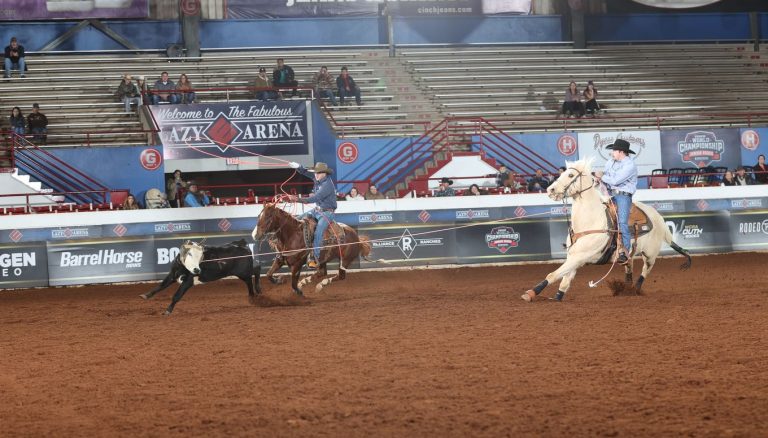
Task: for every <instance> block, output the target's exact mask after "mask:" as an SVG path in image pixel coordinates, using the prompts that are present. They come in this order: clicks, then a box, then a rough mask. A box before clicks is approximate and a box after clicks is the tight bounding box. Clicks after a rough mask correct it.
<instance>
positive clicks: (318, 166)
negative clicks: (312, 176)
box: [307, 161, 333, 174]
mask: <svg viewBox="0 0 768 438" xmlns="http://www.w3.org/2000/svg"><path fill="white" fill-rule="evenodd" d="M307 170H309V171H310V172H315V173H329V174H330V173H333V169H331V168H330V167H328V165H327V164H325V163H323V162H320V161H318V162H317V163H315V167H311V168H309V169H307Z"/></svg>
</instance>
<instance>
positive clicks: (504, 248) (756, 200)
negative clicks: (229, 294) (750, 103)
mask: <svg viewBox="0 0 768 438" xmlns="http://www.w3.org/2000/svg"><path fill="white" fill-rule="evenodd" d="M636 199H637V200H638V201H644V202H648V203H650V205H652V206H654V207H655V208H656V209H657V210H659V212H660V213H661V214H662V215H663V216H664V217H665V219H666V223H667V226H668V227H670V229H671V230H672V231H673V233H674V236H675V240H676V241H677V242H678V243H679V244H680V245H681V246H683V247H684V248H687V249H689V250H691V252H693V253H709V252H730V251H742V250H765V249H768V193H766V190H765V188H764V187H763V186H748V187H705V188H691V189H662V190H641V191H639V192H638V194H637V197H636ZM301 208H306V206H301V205H298V206H296V208H295V209H294V211H295V212H296V213H299V212H300V211H301ZM289 210H290V207H289ZM260 211H261V206H258V205H255V206H253V205H249V206H227V207H223V206H222V207H209V208H199V209H195V208H187V209H166V210H138V211H108V212H94V213H64V214H40V215H22V216H9V217H6V218H4V219H3V230H2V231H0V287H2V288H5V289H8V288H24V287H32V286H46V285H74V284H91V283H112V282H121V281H142V280H156V279H158V278H160V277H162V276H163V275H165V273H166V272H167V270H168V266H169V263H170V262H171V260H172V259H173V257H174V256H175V254H176V252H175V251H177V250H178V246H179V245H180V243H181V242H182V241H184V240H186V239H194V240H200V239H202V238H207V239H208V240H207V243H208V244H212V245H216V244H221V243H225V242H230V241H233V240H238V239H241V238H244V239H246V241H248V242H251V238H250V233H251V231H252V229H253V227H254V226H255V223H256V217H257V215H258V214H259V212H260ZM566 212H567V206H565V205H563V204H561V203H556V202H553V201H551V200H550V199H549V198H547V197H546V195H544V194H528V195H497V196H482V197H457V198H450V199H448V198H406V199H393V200H381V201H361V202H341V203H339V210H338V220H339V221H341V222H344V223H347V224H349V225H351V226H353V227H355V228H356V229H357V230H358V232H359V233H361V234H363V235H367V236H368V237H370V238H371V239H373V240H374V256H375V258H384V259H387V260H390V261H391V264H389V265H382V264H375V263H369V262H364V263H362V264H360V265H358V264H356V265H355V266H353V267H359V266H362V267H365V268H380V267H386V266H424V265H435V264H452V263H460V264H473V263H488V262H493V263H503V262H514V261H526V260H531V261H534V260H541V261H543V260H551V259H557V258H562V257H563V256H564V250H563V243H564V242H565V235H566V230H567V225H566V216H565V214H566ZM251 243H252V244H253V245H252V247H253V250H254V253H256V254H257V257H258V258H259V261H260V262H261V263H262V264H268V263H270V262H271V260H272V258H273V257H274V255H273V254H271V253H269V252H270V251H271V250H270V249H268V247H267V246H266V245H264V244H262V245H258V244H256V243H254V242H251ZM663 253H665V254H670V253H671V252H670V251H669V250H667V251H666V252H663Z"/></svg>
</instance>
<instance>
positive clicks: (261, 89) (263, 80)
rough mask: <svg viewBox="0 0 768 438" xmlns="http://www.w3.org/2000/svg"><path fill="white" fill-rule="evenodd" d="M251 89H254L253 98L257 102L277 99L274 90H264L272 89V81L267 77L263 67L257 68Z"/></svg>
mask: <svg viewBox="0 0 768 438" xmlns="http://www.w3.org/2000/svg"><path fill="white" fill-rule="evenodd" d="M253 88H254V89H255V97H256V99H258V100H275V99H277V92H276V91H275V90H266V89H265V88H272V79H270V77H269V76H267V69H266V68H264V67H259V74H258V75H256V79H254V80H253Z"/></svg>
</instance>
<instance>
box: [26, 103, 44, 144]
mask: <svg viewBox="0 0 768 438" xmlns="http://www.w3.org/2000/svg"><path fill="white" fill-rule="evenodd" d="M27 126H29V132H30V133H32V134H33V135H34V137H33V140H34V142H35V143H37V144H45V143H46V140H47V139H48V117H46V116H45V114H43V113H41V112H40V105H38V104H36V103H34V104H32V112H31V113H29V115H28V116H27Z"/></svg>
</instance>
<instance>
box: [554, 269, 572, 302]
mask: <svg viewBox="0 0 768 438" xmlns="http://www.w3.org/2000/svg"><path fill="white" fill-rule="evenodd" d="M575 276H576V270H575V269H574V270H573V271H571V272H569V273H567V274H565V275H563V279H562V280H560V287H559V288H558V289H557V293H556V294H555V297H554V298H553V300H555V301H563V298H565V293H566V292H568V289H570V288H571V281H573V277H575Z"/></svg>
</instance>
